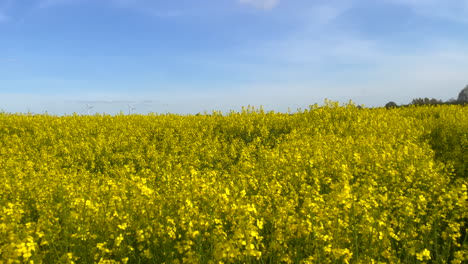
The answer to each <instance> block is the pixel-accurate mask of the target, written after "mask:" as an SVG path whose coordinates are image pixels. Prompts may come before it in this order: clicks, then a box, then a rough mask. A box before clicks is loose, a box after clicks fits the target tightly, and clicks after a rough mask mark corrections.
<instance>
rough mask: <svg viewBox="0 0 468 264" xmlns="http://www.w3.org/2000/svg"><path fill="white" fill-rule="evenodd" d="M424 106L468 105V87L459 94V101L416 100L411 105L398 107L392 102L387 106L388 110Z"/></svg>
mask: <svg viewBox="0 0 468 264" xmlns="http://www.w3.org/2000/svg"><path fill="white" fill-rule="evenodd" d="M412 105H415V106H423V105H468V85H466V86H465V88H463V89H462V90H461V91H460V93H459V94H458V98H457V99H454V98H453V99H449V100H448V101H443V100H440V99H436V98H427V97H425V98H414V99H413V100H412V101H411V102H410V103H409V104H406V105H405V104H403V105H398V104H397V103H395V102H393V101H390V102H388V103H387V104H385V107H386V108H394V107H407V106H412Z"/></svg>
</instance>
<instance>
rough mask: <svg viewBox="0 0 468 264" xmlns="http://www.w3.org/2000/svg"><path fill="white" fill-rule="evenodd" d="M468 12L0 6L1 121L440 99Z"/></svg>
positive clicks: (298, 0)
mask: <svg viewBox="0 0 468 264" xmlns="http://www.w3.org/2000/svg"><path fill="white" fill-rule="evenodd" d="M466 84H468V0H288V1H286V0H172V1H158V0H0V109H2V110H4V111H7V112H27V111H31V112H37V113H42V112H45V111H48V112H49V113H53V114H71V113H73V112H76V113H79V114H82V113H86V104H89V105H92V106H94V108H93V109H91V112H92V113H94V112H105V113H110V114H113V113H118V112H119V111H124V112H128V105H129V104H130V105H132V106H133V107H134V108H135V110H134V111H135V112H136V113H142V114H146V113H148V112H158V113H161V112H172V113H180V114H185V113H197V112H203V111H211V110H222V111H227V110H230V109H232V110H239V109H240V108H241V106H243V105H254V106H260V105H263V106H264V108H265V109H267V110H276V111H286V110H287V109H288V107H289V108H291V109H292V110H295V109H297V108H302V109H304V108H307V107H308V106H309V105H310V104H314V103H319V104H320V103H323V101H324V99H325V98H328V99H331V100H336V101H340V102H347V101H348V100H353V101H354V102H355V103H357V104H364V105H367V106H378V105H384V104H385V103H387V102H388V101H395V102H397V103H399V104H400V103H401V104H403V103H409V102H410V101H411V100H412V99H413V98H417V97H431V98H432V97H434V98H438V99H443V100H448V99H450V98H456V97H457V95H458V92H459V91H460V90H461V89H462V88H463V87H464V86H465V85H466Z"/></svg>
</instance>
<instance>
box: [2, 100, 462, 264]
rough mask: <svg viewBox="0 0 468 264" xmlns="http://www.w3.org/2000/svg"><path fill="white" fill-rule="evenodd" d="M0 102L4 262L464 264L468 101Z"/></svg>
mask: <svg viewBox="0 0 468 264" xmlns="http://www.w3.org/2000/svg"><path fill="white" fill-rule="evenodd" d="M467 111H468V110H467V108H464V107H461V106H443V107H420V108H415V107H409V108H398V109H391V110H387V109H367V108H363V109H360V108H357V107H355V106H354V105H353V104H352V103H350V104H346V105H342V106H340V105H339V104H338V103H335V102H328V101H327V102H326V104H325V105H324V106H318V105H313V106H311V107H310V108H309V109H307V110H303V111H300V112H298V113H295V114H291V115H289V114H282V113H275V112H265V111H264V110H262V109H259V110H257V109H255V108H254V107H251V106H249V107H246V108H244V109H243V110H242V111H241V112H239V113H238V112H231V113H229V114H227V115H223V114H222V113H220V112H215V113H213V114H212V115H199V116H178V115H170V114H167V115H147V116H140V115H129V116H125V115H117V116H108V115H94V116H78V115H72V116H63V117H54V116H47V115H34V116H32V115H20V114H5V113H1V114H0V263H424V262H427V263H464V262H466V261H467V260H468V242H467V235H466V233H467V230H466V227H467V224H466V221H467V220H466V219H468V210H467V208H468V204H467V200H468V195H467V187H466V186H467V185H468V182H467V181H468V177H467V174H466V157H467V148H466V146H467V144H466V142H467V140H466V138H467V136H466V135H467V131H468V112H467Z"/></svg>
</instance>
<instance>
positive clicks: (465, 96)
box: [457, 85, 468, 103]
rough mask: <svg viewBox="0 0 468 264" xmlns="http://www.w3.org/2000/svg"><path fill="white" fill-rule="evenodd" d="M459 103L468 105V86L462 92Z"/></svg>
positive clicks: (459, 95)
mask: <svg viewBox="0 0 468 264" xmlns="http://www.w3.org/2000/svg"><path fill="white" fill-rule="evenodd" d="M457 101H458V102H459V103H468V85H466V86H465V88H463V90H461V91H460V93H459V94H458V100H457Z"/></svg>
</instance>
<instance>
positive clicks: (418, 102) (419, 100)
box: [410, 97, 443, 105]
mask: <svg viewBox="0 0 468 264" xmlns="http://www.w3.org/2000/svg"><path fill="white" fill-rule="evenodd" d="M442 103H443V102H442V100H438V99H435V98H432V99H429V98H427V97H425V98H416V99H413V100H412V101H411V103H410V104H411V105H438V104H442Z"/></svg>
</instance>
